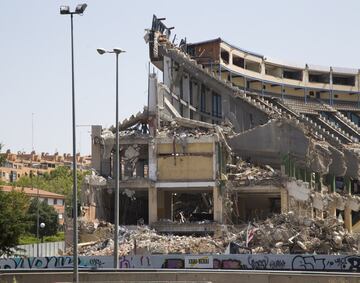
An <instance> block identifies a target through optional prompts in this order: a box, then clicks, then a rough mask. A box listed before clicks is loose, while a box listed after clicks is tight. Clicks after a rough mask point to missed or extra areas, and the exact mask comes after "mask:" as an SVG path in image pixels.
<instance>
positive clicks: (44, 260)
mask: <svg viewBox="0 0 360 283" xmlns="http://www.w3.org/2000/svg"><path fill="white" fill-rule="evenodd" d="M108 262H109V258H108V257H101V256H99V257H79V261H78V264H79V267H80V268H102V267H107V265H108V264H107V263H108ZM72 267H73V257H72V256H49V257H15V258H8V259H0V269H53V268H54V269H56V268H72Z"/></svg>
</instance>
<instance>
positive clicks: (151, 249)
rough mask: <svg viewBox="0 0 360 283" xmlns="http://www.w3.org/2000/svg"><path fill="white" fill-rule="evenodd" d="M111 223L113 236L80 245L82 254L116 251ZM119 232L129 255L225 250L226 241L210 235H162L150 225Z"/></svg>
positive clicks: (121, 249) (121, 248)
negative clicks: (224, 243) (224, 242)
mask: <svg viewBox="0 0 360 283" xmlns="http://www.w3.org/2000/svg"><path fill="white" fill-rule="evenodd" d="M108 225H110V226H112V227H111V228H112V235H111V237H109V238H106V239H105V240H102V241H101V240H99V241H92V242H88V243H82V244H79V253H80V254H81V255H86V256H95V255H112V254H113V251H114V241H113V225H111V224H108ZM98 229H101V226H98ZM97 232H98V231H97ZM119 232H120V233H119V235H120V236H119V244H120V246H119V255H120V256H124V255H129V254H189V253H192V254H204V253H215V254H216V253H221V252H223V250H224V247H223V241H222V240H221V239H213V238H211V237H210V236H204V237H193V236H175V235H160V234H157V233H156V232H155V231H154V230H152V229H150V228H149V227H147V226H138V227H137V228H136V229H135V230H128V229H126V228H125V227H120V231H119ZM98 233H99V232H98ZM69 252H70V251H69Z"/></svg>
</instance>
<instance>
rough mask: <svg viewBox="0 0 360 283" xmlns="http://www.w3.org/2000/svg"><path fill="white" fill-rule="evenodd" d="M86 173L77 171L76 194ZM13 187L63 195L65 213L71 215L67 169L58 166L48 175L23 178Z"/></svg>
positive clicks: (69, 176) (69, 175)
mask: <svg viewBox="0 0 360 283" xmlns="http://www.w3.org/2000/svg"><path fill="white" fill-rule="evenodd" d="M87 174H88V172H87V171H78V174H77V177H78V178H77V187H78V194H79V192H80V190H81V185H82V183H83V180H84V177H85V176H86V175H87ZM14 185H16V186H19V187H34V188H39V189H43V190H46V191H49V192H53V193H57V194H62V195H65V204H66V213H67V214H68V215H71V209H72V187H73V176H72V170H71V169H70V168H69V167H65V166H59V167H57V168H56V169H54V170H53V171H51V172H50V173H46V174H44V175H38V176H33V177H30V176H23V177H21V178H20V179H18V181H17V182H16V183H14Z"/></svg>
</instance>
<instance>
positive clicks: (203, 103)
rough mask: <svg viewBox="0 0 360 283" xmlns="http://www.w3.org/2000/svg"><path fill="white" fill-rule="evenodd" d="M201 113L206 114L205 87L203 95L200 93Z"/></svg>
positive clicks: (202, 91)
mask: <svg viewBox="0 0 360 283" xmlns="http://www.w3.org/2000/svg"><path fill="white" fill-rule="evenodd" d="M200 111H201V112H206V91H205V86H204V85H203V84H202V85H201V93H200Z"/></svg>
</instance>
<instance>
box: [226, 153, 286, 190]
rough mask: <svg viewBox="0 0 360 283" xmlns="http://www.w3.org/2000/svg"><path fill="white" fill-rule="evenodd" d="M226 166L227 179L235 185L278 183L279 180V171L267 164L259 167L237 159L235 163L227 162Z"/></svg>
mask: <svg viewBox="0 0 360 283" xmlns="http://www.w3.org/2000/svg"><path fill="white" fill-rule="evenodd" d="M226 167H227V170H228V172H229V173H228V174H227V177H228V180H229V181H232V183H233V184H234V185H236V186H244V185H245V186H247V185H261V184H269V183H279V181H280V175H281V174H280V172H278V171H276V170H274V169H273V168H271V167H270V166H269V165H265V166H262V167H260V166H255V165H254V164H252V163H248V162H246V161H243V160H241V159H239V160H238V161H237V164H227V165H226Z"/></svg>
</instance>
